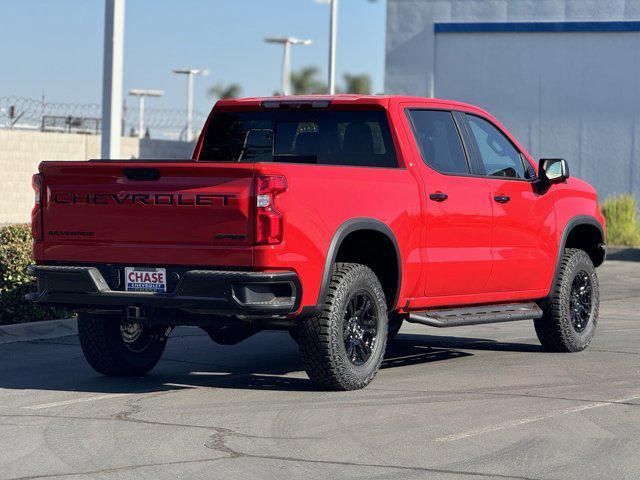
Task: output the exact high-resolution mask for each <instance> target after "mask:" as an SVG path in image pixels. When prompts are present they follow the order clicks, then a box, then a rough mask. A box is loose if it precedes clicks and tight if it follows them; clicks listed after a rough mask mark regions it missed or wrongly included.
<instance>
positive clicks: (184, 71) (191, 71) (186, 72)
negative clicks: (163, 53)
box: [173, 68, 209, 77]
mask: <svg viewBox="0 0 640 480" xmlns="http://www.w3.org/2000/svg"><path fill="white" fill-rule="evenodd" d="M173 73H180V74H183V75H202V76H203V77H206V76H207V75H209V70H203V69H201V68H174V69H173Z"/></svg>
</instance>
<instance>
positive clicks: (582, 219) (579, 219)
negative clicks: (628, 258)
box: [545, 215, 606, 300]
mask: <svg viewBox="0 0 640 480" xmlns="http://www.w3.org/2000/svg"><path fill="white" fill-rule="evenodd" d="M579 225H590V226H592V227H596V228H597V229H598V231H599V232H600V237H601V238H602V241H603V243H602V245H601V248H602V249H603V254H602V261H603V262H604V259H605V256H606V252H605V251H604V228H603V227H602V224H601V223H600V222H599V221H598V220H597V219H596V218H595V217H592V216H591V215H577V216H575V217H572V218H571V219H569V221H568V222H567V223H566V225H565V226H564V228H563V230H562V236H561V237H560V243H559V245H558V255H557V257H556V267H555V270H554V271H553V277H552V278H551V285H550V286H549V293H548V294H547V296H546V297H545V300H547V299H549V297H550V296H551V292H552V291H553V285H555V283H556V280H557V278H558V271H559V270H560V262H561V261H562V256H563V255H564V247H565V245H566V244H567V238H569V234H570V233H571V230H573V229H574V228H575V227H577V226H579Z"/></svg>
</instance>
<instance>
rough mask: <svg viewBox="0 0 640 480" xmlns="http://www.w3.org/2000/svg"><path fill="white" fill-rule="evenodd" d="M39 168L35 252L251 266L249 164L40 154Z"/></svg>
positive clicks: (77, 258)
mask: <svg viewBox="0 0 640 480" xmlns="http://www.w3.org/2000/svg"><path fill="white" fill-rule="evenodd" d="M40 171H41V172H42V173H43V178H44V180H43V182H44V187H43V188H44V190H43V232H44V235H43V248H42V250H41V255H42V257H43V258H42V259H41V260H44V261H65V260H73V261H74V262H91V263H97V262H104V263H133V264H159V265H165V264H167V265H171V264H173V265H203V266H205V265H206V266H226V265H233V266H235V267H251V266H252V243H253V222H252V218H253V217H252V207H251V205H252V202H251V199H252V197H253V177H254V173H253V166H252V165H249V164H228V165H220V164H211V163H209V164H207V163H204V162H203V163H198V162H193V161H189V162H163V161H158V162H154V161H144V160H143V161H135V162H133V161H126V162H115V161H92V162H43V163H42V164H41V166H40ZM36 255H37V253H36ZM39 260H40V259H39Z"/></svg>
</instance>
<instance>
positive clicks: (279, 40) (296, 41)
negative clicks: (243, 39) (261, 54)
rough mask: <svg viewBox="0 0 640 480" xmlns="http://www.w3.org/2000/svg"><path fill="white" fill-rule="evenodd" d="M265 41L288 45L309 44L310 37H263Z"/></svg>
mask: <svg viewBox="0 0 640 480" xmlns="http://www.w3.org/2000/svg"><path fill="white" fill-rule="evenodd" d="M264 41H265V42H267V43H279V44H282V45H284V44H287V43H288V44H289V45H310V44H311V40H310V39H308V38H307V39H300V38H295V37H265V39H264Z"/></svg>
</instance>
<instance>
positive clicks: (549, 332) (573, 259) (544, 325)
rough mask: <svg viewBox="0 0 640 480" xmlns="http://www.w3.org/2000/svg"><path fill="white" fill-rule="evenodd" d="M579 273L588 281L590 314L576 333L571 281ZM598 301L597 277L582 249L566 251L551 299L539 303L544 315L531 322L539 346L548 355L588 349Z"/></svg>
mask: <svg viewBox="0 0 640 480" xmlns="http://www.w3.org/2000/svg"><path fill="white" fill-rule="evenodd" d="M581 271H583V272H585V273H586V274H587V275H588V277H589V279H590V281H591V311H590V314H589V320H588V322H587V324H586V327H584V330H582V331H576V329H575V328H574V326H573V323H572V321H571V312H570V301H571V289H572V284H573V281H574V279H575V278H576V275H578V273H579V272H581ZM599 300H600V295H599V287H598V276H597V274H596V270H595V268H594V266H593V262H592V261H591V259H590V258H589V255H587V253H586V252H584V251H583V250H579V249H575V248H568V249H566V250H565V251H564V254H563V256H562V260H561V261H560V267H559V270H558V275H557V277H556V278H555V281H554V284H553V286H552V289H551V295H550V298H549V299H548V301H546V302H544V303H543V304H541V307H542V309H543V316H542V317H541V318H539V319H537V320H534V326H535V329H536V334H537V335H538V339H539V340H540V343H541V344H542V347H543V348H544V349H545V350H547V351H549V352H580V351H582V350H584V349H585V348H587V345H589V343H590V342H591V339H592V338H593V336H594V334H595V331H596V326H597V323H598V308H599Z"/></svg>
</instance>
